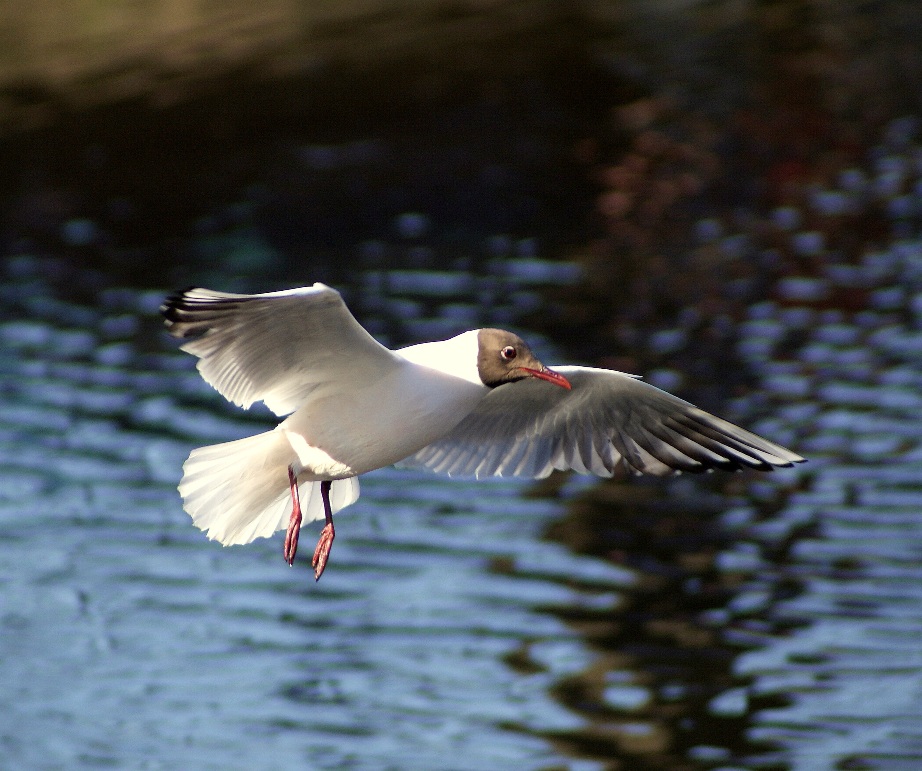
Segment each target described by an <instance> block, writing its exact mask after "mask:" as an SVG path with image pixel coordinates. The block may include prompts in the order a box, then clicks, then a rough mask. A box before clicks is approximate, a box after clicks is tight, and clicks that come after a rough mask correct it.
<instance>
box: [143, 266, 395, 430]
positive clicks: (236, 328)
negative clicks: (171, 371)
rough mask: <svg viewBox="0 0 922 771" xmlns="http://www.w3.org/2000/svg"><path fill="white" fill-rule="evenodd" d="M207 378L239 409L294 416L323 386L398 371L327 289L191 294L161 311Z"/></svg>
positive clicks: (182, 294)
mask: <svg viewBox="0 0 922 771" xmlns="http://www.w3.org/2000/svg"><path fill="white" fill-rule="evenodd" d="M160 310H161V312H162V313H163V316H164V317H165V319H166V325H167V328H168V330H169V332H170V334H171V335H173V336H174V337H181V338H186V337H194V339H193V340H191V341H190V342H187V343H186V344H185V345H183V346H182V350H184V351H188V352H189V353H191V354H194V355H195V356H198V357H199V361H198V364H197V366H198V370H199V372H201V374H202V377H203V378H204V379H205V380H206V381H207V382H208V383H210V384H211V385H212V386H214V387H215V388H216V389H217V390H218V391H219V392H220V393H221V394H222V395H223V396H225V397H226V398H227V399H228V400H230V401H232V402H233V403H234V404H238V405H240V406H241V407H243V408H248V407H249V406H250V405H251V404H253V403H254V402H258V401H263V402H265V403H266V406H267V407H268V408H269V409H270V410H272V411H273V412H274V413H275V414H276V415H279V416H282V415H288V414H289V413H291V412H294V411H295V410H296V409H297V408H298V407H300V406H301V405H302V404H304V403H305V402H306V401H307V400H308V398H309V396H310V393H311V392H312V391H313V390H314V389H316V388H318V387H320V386H322V385H325V384H333V383H335V382H336V381H337V380H339V381H340V382H342V380H343V379H346V381H347V382H348V380H349V379H351V378H356V377H375V376H379V375H381V374H383V370H386V369H387V368H389V367H396V366H399V364H400V359H399V357H397V356H395V355H394V354H393V353H392V352H391V351H389V350H388V349H387V348H385V347H384V346H383V345H381V344H380V343H378V342H377V341H376V340H375V339H374V338H373V337H372V336H371V335H369V334H368V332H366V331H365V330H364V329H363V328H362V326H361V325H360V324H359V323H358V322H357V321H356V320H355V317H354V316H353V315H352V314H351V313H350V312H349V309H348V308H347V307H346V304H345V303H344V302H343V299H342V297H341V296H340V294H339V292H337V291H336V290H335V289H331V288H330V287H328V286H326V285H324V284H320V283H317V284H314V285H313V286H307V287H300V288H298V289H288V290H286V291H283V292H267V293H265V294H253V295H244V294H229V293H225V292H214V291H211V290H209V289H188V290H186V291H184V292H180V293H177V294H175V295H173V296H171V297H169V298H168V299H167V300H166V302H165V303H164V304H163V306H161V308H160Z"/></svg>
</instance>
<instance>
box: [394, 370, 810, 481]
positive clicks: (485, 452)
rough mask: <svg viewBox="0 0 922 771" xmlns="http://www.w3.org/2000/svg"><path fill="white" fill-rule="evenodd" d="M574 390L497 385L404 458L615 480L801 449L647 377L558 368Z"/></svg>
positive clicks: (772, 463)
mask: <svg viewBox="0 0 922 771" xmlns="http://www.w3.org/2000/svg"><path fill="white" fill-rule="evenodd" d="M554 369H555V370H556V371H557V372H560V373H561V374H562V375H564V376H565V377H566V378H567V379H568V380H569V381H570V383H571V384H572V386H573V387H572V390H570V391H567V390H565V389H562V388H558V387H555V386H553V385H552V384H550V383H545V382H542V381H540V380H535V379H531V378H529V379H526V380H521V381H518V382H516V383H509V384H506V385H502V386H499V387H498V388H495V389H493V390H492V391H491V392H490V393H489V394H488V395H487V396H486V397H485V398H484V399H483V401H482V402H481V403H480V404H479V405H478V407H477V408H476V409H475V410H474V412H472V413H471V414H469V415H468V416H467V417H465V418H464V419H463V420H462V421H461V422H460V423H459V424H458V425H457V426H456V427H455V428H454V429H453V430H452V431H451V433H449V434H448V435H447V436H445V437H444V438H443V439H440V440H439V441H437V442H433V443H432V444H430V445H428V446H427V447H424V448H423V449H422V450H420V451H419V452H418V453H416V454H415V455H411V456H410V457H409V458H406V459H405V460H403V461H401V462H400V464H398V465H400V466H403V467H407V468H424V469H429V470H431V471H438V472H441V473H445V474H449V475H453V476H476V477H484V476H518V477H532V478H540V477H544V476H547V475H548V474H550V473H551V471H553V470H554V469H560V470H564V469H573V470H575V471H578V472H580V473H592V474H598V475H599V476H611V475H612V474H613V473H614V471H615V468H616V467H617V466H618V464H619V463H623V464H625V465H626V466H627V467H628V468H629V469H630V470H631V471H633V472H634V473H637V474H654V475H659V476H662V475H666V474H672V473H675V472H676V471H688V472H701V471H706V470H708V469H712V468H721V469H727V470H734V469H741V468H756V469H763V470H768V469H771V468H774V467H777V466H791V465H793V464H794V463H800V462H802V461H803V458H801V457H800V456H799V455H797V454H795V453H793V452H791V451H790V450H786V449H785V448H784V447H781V446H780V445H777V444H775V443H773V442H769V441H768V440H766V439H763V438H762V437H760V436H757V435H756V434H753V433H751V432H750V431H746V430H745V429H742V428H740V427H739V426H735V425H733V424H732V423H729V422H728V421H726V420H722V419H721V418H718V417H716V416H714V415H711V414H709V413H707V412H705V411H704V410H700V409H698V408H697V407H695V406H694V405H692V404H689V403H688V402H686V401H683V400H682V399H679V398H677V397H675V396H672V395H671V394H668V393H666V392H665V391H661V390H659V389H658V388H655V387H654V386H651V385H649V384H648V383H644V382H643V381H641V380H637V379H636V378H634V377H632V376H630V375H625V374H623V373H621V372H614V371H611V370H603V369H593V368H591V367H554Z"/></svg>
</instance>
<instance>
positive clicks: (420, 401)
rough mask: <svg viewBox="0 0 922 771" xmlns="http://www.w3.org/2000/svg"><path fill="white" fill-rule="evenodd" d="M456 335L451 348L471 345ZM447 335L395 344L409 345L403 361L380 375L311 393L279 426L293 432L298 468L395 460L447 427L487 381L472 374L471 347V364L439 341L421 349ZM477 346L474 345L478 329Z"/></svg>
mask: <svg viewBox="0 0 922 771" xmlns="http://www.w3.org/2000/svg"><path fill="white" fill-rule="evenodd" d="M466 334H468V335H470V333H466ZM461 337H464V335H462V336H461ZM457 340H458V338H454V340H452V341H446V343H454V345H452V346H451V347H453V348H455V349H456V351H457V349H459V348H461V349H466V351H470V340H469V339H467V340H464V341H461V342H460V343H457V342H455V341H457ZM446 343H435V344H433V343H426V344H424V345H422V346H413V347H412V348H409V349H404V350H402V351H400V352H399V353H400V354H401V355H402V356H403V355H404V354H406V353H409V355H408V356H406V357H405V358H406V359H407V362H406V365H405V366H401V367H397V368H395V369H394V370H392V371H391V372H389V373H386V374H384V375H383V376H382V378H381V379H380V380H374V379H370V380H367V381H364V382H360V383H356V382H352V383H348V382H347V383H341V384H338V385H337V386H336V387H335V388H333V387H330V388H328V389H326V390H327V392H326V393H316V392H315V393H314V394H312V398H311V400H310V402H309V403H308V404H307V405H305V406H304V407H302V408H301V409H299V410H297V411H296V412H295V413H294V414H292V415H291V416H290V417H289V418H288V419H287V420H285V421H284V422H283V423H282V424H281V426H279V428H280V429H281V430H283V431H286V432H289V434H291V435H293V436H289V441H290V442H291V444H292V447H293V448H294V450H295V452H296V454H297V455H298V458H299V461H300V463H301V465H302V467H303V469H304V470H305V471H307V472H313V473H314V474H316V475H317V476H318V478H323V477H326V478H344V477H348V476H354V475H357V474H364V473H365V472H367V471H372V470H374V469H377V468H381V467H383V466H389V465H391V464H393V463H396V462H397V461H399V460H402V459H404V458H406V457H407V456H409V455H412V454H414V453H415V452H418V451H419V450H420V449H422V448H423V447H425V446H426V445H428V444H431V443H432V442H434V441H435V440H437V439H439V438H441V437H442V436H444V435H445V434H446V433H448V432H449V431H451V430H452V429H453V428H454V427H455V426H456V425H457V424H458V423H460V422H461V420H462V419H464V417H466V416H467V415H468V413H470V411H471V410H473V409H474V407H476V406H477V404H478V403H479V402H480V400H481V399H483V397H484V396H485V395H486V394H487V393H488V392H489V389H488V388H487V387H486V386H484V385H483V383H481V382H480V378H479V376H477V375H476V371H477V367H476V353H475V354H473V355H472V356H471V358H472V359H473V365H471V364H463V363H459V362H458V359H457V358H455V357H453V356H451V355H441V353H443V352H440V351H439V350H438V348H437V347H436V349H435V351H434V353H436V354H439V355H436V356H428V357H427V356H426V355H424V354H425V352H424V351H421V350H420V349H423V348H424V347H425V346H444V345H446ZM474 346H475V350H476V333H475V335H474ZM432 352H433V351H432V349H430V353H432ZM414 360H415V361H414ZM420 361H428V362H431V363H433V364H434V365H435V366H427V365H422V364H421V363H419V362H420ZM446 370H447V371H446ZM472 372H473V373H474V376H475V378H476V382H474V379H473V378H471V373H472Z"/></svg>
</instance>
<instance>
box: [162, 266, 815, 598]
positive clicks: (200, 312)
mask: <svg viewBox="0 0 922 771" xmlns="http://www.w3.org/2000/svg"><path fill="white" fill-rule="evenodd" d="M160 310H161V312H162V314H163V316H164V318H165V320H166V326H167V329H168V331H169V332H170V334H172V335H173V336H174V337H177V338H183V339H187V340H188V341H187V342H185V343H184V344H183V345H182V346H181V349H182V350H184V351H186V352H188V353H191V354H193V355H194V356H197V357H198V362H197V364H196V366H197V368H198V371H199V372H200V373H201V375H202V377H203V378H204V379H205V381H206V382H208V383H209V384H210V385H211V386H213V387H214V388H215V389H217V391H218V392H220V393H221V394H222V395H223V396H224V397H225V398H227V399H228V400H229V401H231V402H233V403H234V404H236V405H238V406H240V407H242V408H244V409H248V408H249V407H250V406H251V405H253V404H254V403H256V402H260V401H261V402H263V403H264V404H265V405H266V407H268V408H269V409H270V410H271V411H272V412H274V413H275V414H276V415H278V416H279V417H284V418H285V419H284V420H283V421H282V422H281V423H279V425H278V426H276V427H275V429H273V430H271V431H266V432H264V433H261V434H257V435H255V436H250V437H247V438H244V439H239V440H237V441H232V442H225V443H222V444H216V445H211V446H209V447H201V448H199V449H196V450H193V451H192V453H191V454H190V455H189V458H188V460H186V462H185V464H184V465H183V477H182V480H181V482H180V484H179V493H180V495H181V496H182V499H183V505H184V508H185V510H186V511H187V512H188V513H189V514H190V515H191V516H192V521H193V523H194V524H195V525H196V526H197V527H199V528H201V529H202V530H204V531H205V533H206V535H207V536H208V537H209V538H211V539H214V540H217V541H219V542H220V543H222V544H224V545H225V546H227V545H230V544H243V543H249V542H250V541H253V540H254V539H256V538H260V537H268V536H271V535H272V534H273V533H275V532H276V531H278V530H282V529H286V535H285V542H284V546H283V556H284V558H285V561H286V562H287V563H288V564H289V565H293V564H294V559H295V555H296V553H297V550H298V536H299V534H300V530H301V524H302V522H304V521H308V522H310V521H313V520H316V519H324V520H325V525H324V527H323V529H322V530H321V533H320V538H319V540H318V541H317V547H316V549H315V550H314V556H313V559H312V561H311V566H312V567H313V569H314V576H315V579H317V580H319V579H320V576H321V575H322V574H323V571H324V569H325V567H326V565H327V561H328V559H329V555H330V549H331V547H332V544H333V539H334V538H335V535H336V531H335V529H334V527H333V514H334V513H336V512H338V511H339V510H341V509H343V508H345V507H346V506H349V505H350V504H352V503H355V501H356V500H358V497H359V482H358V477H359V476H360V475H362V474H365V473H367V472H369V471H374V470H375V469H379V468H383V467H385V466H390V465H398V466H400V467H404V468H414V469H425V470H429V471H434V472H439V473H443V474H447V475H449V476H468V477H477V478H479V477H488V476H501V477H528V478H532V479H540V478H543V477H546V476H547V475H548V474H550V473H551V472H552V471H553V470H554V469H558V470H561V471H563V470H567V469H572V470H574V471H576V472H578V473H581V474H589V473H591V474H597V475H598V476H602V477H610V476H612V475H613V474H614V472H615V470H616V468H617V467H618V466H619V465H624V466H626V467H627V468H628V470H630V471H632V472H634V473H635V474H654V475H658V476H664V475H667V474H673V473H677V472H683V471H686V472H702V471H708V470H711V469H726V470H739V469H744V468H753V469H761V470H764V471H770V470H771V469H772V468H775V467H787V466H792V465H793V464H795V463H801V462H803V460H804V459H803V458H802V457H800V456H799V455H797V454H795V453H793V452H791V451H790V450H787V449H785V448H784V447H781V446H780V445H777V444H775V443H773V442H769V441H768V440H766V439H763V438H762V437H760V436H756V435H755V434H753V433H750V432H749V431H746V430H744V429H742V428H740V427H738V426H735V425H733V424H732V423H728V422H727V421H725V420H722V419H721V418H718V417H716V416H714V415H711V414H709V413H707V412H705V411H704V410H701V409H698V408H697V407H695V406H694V405H692V404H689V403H688V402H686V401H683V400H682V399H679V398H677V397H675V396H672V395H671V394H668V393H666V392H665V391H661V390H660V389H658V388H656V387H654V386H652V385H650V384H648V383H645V382H644V381H642V380H639V379H638V378H637V377H636V376H634V375H628V374H625V373H623V372H616V371H614V370H608V369H596V368H593V367H578V366H560V367H553V368H550V367H546V366H545V365H544V364H542V363H541V362H540V361H539V360H538V358H537V357H536V356H535V354H534V353H533V352H532V350H531V348H529V346H528V344H527V343H526V342H525V341H524V340H522V338H521V337H519V336H518V335H516V334H513V333H512V332H507V331H504V330H501V329H490V328H486V329H475V330H472V331H469V332H464V333H462V334H460V335H458V336H456V337H453V338H451V339H449V340H441V341H437V342H430V343H420V344H418V345H411V346H409V347H407V348H400V349H399V350H390V349H388V348H386V347H385V346H383V345H381V344H380V343H379V342H377V341H376V340H375V339H374V338H373V337H372V336H371V335H370V334H369V333H368V332H367V331H366V330H365V329H364V328H363V327H362V326H361V325H360V324H359V323H358V321H356V319H355V317H354V316H353V315H352V314H351V313H350V312H349V309H348V308H347V307H346V304H345V303H344V302H343V299H342V297H341V296H340V294H339V292H337V291H336V290H335V289H332V288H330V287H328V286H326V285H324V284H321V283H316V284H314V285H313V286H306V287H299V288H297V289H287V290H283V291H278V292H266V293H263V294H251V295H247V294H229V293H225V292H216V291H212V290H210V289H198V288H196V289H188V290H185V291H182V292H177V293H176V294H173V295H171V296H170V297H168V298H167V299H166V301H165V302H164V304H163V305H162V306H161V309H160ZM289 509H290V512H289Z"/></svg>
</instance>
